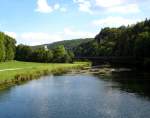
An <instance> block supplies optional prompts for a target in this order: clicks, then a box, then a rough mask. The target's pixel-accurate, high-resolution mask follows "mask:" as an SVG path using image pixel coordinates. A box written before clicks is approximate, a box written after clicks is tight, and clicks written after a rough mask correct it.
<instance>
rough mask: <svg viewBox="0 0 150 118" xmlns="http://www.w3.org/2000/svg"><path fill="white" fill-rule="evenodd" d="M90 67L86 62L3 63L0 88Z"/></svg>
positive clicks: (0, 72) (0, 70)
mask: <svg viewBox="0 0 150 118" xmlns="http://www.w3.org/2000/svg"><path fill="white" fill-rule="evenodd" d="M87 66H90V63H88V62H75V63H72V64H68V63H67V64H66V63H65V64H57V63H51V64H48V63H31V62H19V61H12V62H5V63H0V88H3V87H6V86H11V85H13V84H18V83H21V82H25V81H28V80H32V79H38V78H40V77H41V76H45V75H49V74H54V75H55V74H57V75H58V74H63V73H65V72H68V71H69V70H71V69H82V68H84V67H87Z"/></svg>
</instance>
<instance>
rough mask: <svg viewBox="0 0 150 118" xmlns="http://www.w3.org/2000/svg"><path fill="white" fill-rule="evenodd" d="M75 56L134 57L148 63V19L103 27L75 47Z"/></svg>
mask: <svg viewBox="0 0 150 118" xmlns="http://www.w3.org/2000/svg"><path fill="white" fill-rule="evenodd" d="M74 53H75V56H116V57H121V56H122V57H128V56H130V57H134V58H135V59H136V60H140V61H141V64H142V65H144V66H148V65H150V20H148V19H146V20H145V21H142V22H139V23H137V24H135V25H130V26H121V27H118V28H109V27H106V28H103V29H102V30H101V31H100V33H99V34H98V35H96V36H95V39H94V40H92V41H90V42H87V43H83V44H81V45H79V46H77V47H76V49H75V51H74Z"/></svg>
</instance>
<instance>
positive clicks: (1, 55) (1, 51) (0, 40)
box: [0, 32, 5, 62]
mask: <svg viewBox="0 0 150 118" xmlns="http://www.w3.org/2000/svg"><path fill="white" fill-rule="evenodd" d="M4 60H5V45H4V33H2V32H0V62H2V61H4Z"/></svg>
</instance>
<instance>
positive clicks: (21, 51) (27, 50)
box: [15, 44, 32, 61]
mask: <svg viewBox="0 0 150 118" xmlns="http://www.w3.org/2000/svg"><path fill="white" fill-rule="evenodd" d="M31 54H32V49H31V47H30V46H27V45H22V44H21V45H18V46H17V48H16V56H15V59H16V60H19V61H31V59H30V56H31Z"/></svg>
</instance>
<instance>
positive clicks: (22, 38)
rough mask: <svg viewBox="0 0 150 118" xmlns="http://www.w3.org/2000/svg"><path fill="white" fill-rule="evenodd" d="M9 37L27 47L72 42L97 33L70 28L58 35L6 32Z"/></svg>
mask: <svg viewBox="0 0 150 118" xmlns="http://www.w3.org/2000/svg"><path fill="white" fill-rule="evenodd" d="M5 33H6V34H8V35H9V36H12V37H14V38H16V40H17V44H20V43H22V44H26V45H40V44H47V43H52V42H56V41H62V40H70V39H77V38H89V37H90V38H91V37H94V36H95V33H91V32H86V31H76V30H72V29H70V28H64V30H63V31H61V32H59V33H58V32H57V33H48V32H23V33H15V32H5Z"/></svg>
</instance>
